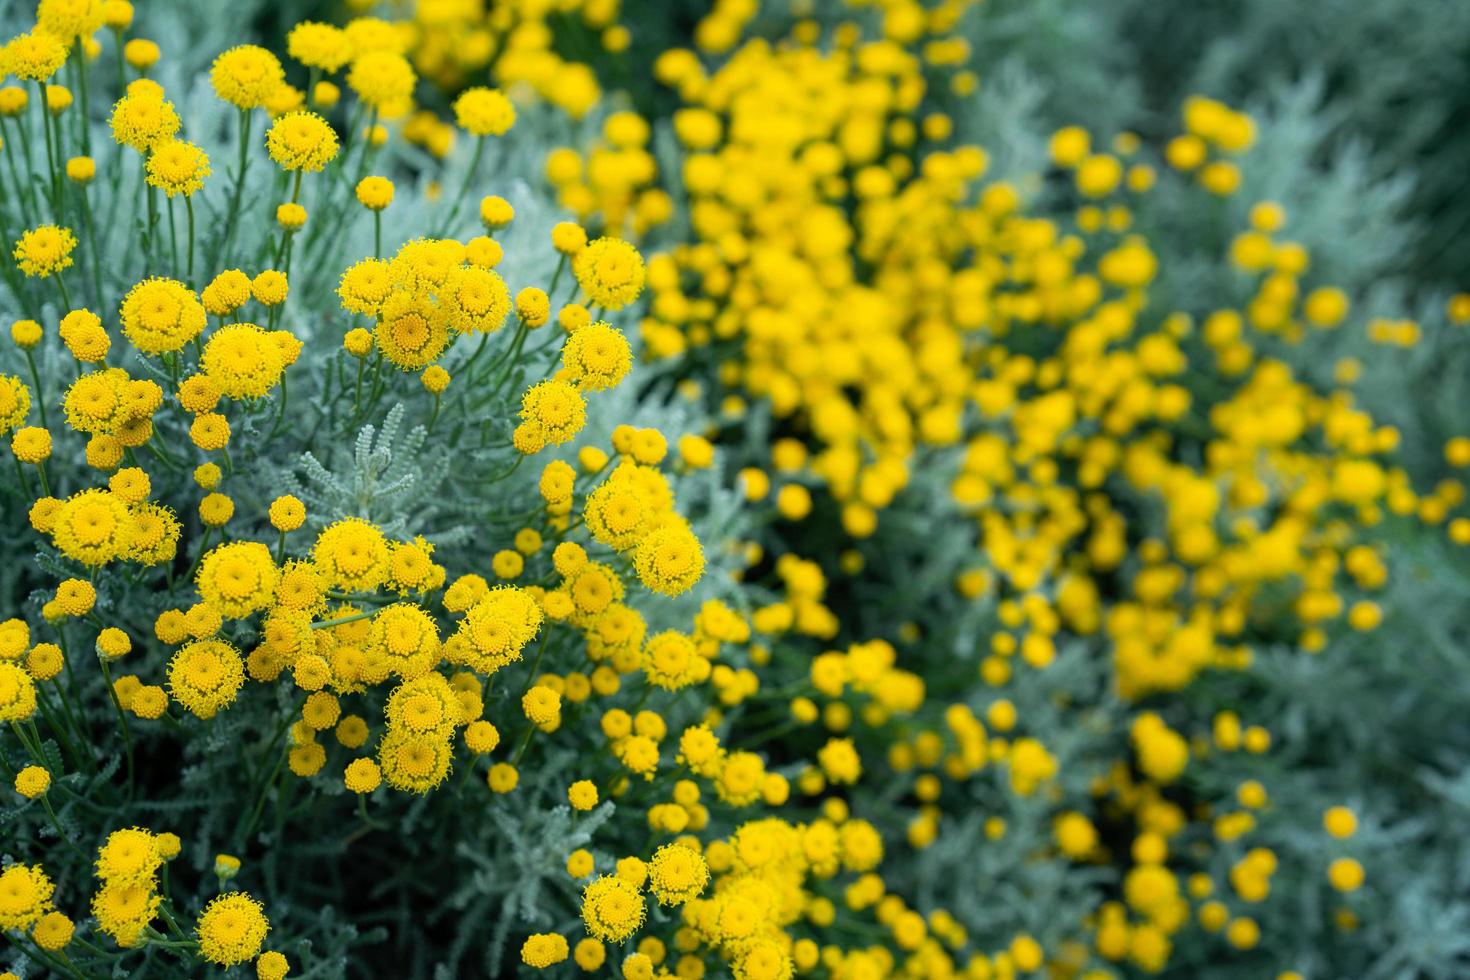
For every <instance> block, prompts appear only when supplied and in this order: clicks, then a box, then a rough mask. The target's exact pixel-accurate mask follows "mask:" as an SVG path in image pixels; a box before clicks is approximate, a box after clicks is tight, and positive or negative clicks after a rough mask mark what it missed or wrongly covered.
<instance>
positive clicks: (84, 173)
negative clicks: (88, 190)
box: [66, 157, 97, 184]
mask: <svg viewBox="0 0 1470 980" xmlns="http://www.w3.org/2000/svg"><path fill="white" fill-rule="evenodd" d="M96 176H97V161H95V160H93V159H92V158H91V157H70V158H68V159H67V161H66V179H67V180H70V181H72V182H74V183H77V184H89V183H91V182H92V180H93V179H94V178H95V177H96Z"/></svg>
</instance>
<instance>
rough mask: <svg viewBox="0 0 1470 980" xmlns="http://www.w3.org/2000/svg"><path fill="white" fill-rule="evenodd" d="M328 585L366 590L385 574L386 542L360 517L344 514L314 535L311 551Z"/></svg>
mask: <svg viewBox="0 0 1470 980" xmlns="http://www.w3.org/2000/svg"><path fill="white" fill-rule="evenodd" d="M311 557H312V560H313V561H314V562H315V563H316V565H317V568H319V569H320V570H321V572H322V575H323V577H324V578H325V580H326V582H327V587H328V588H334V589H344V590H346V591H349V592H368V591H371V590H373V589H376V588H377V587H378V586H380V585H382V584H383V582H384V580H386V579H387V577H388V542H387V540H386V539H385V538H384V537H383V532H382V531H380V530H379V529H378V528H377V527H375V526H374V525H372V524H370V523H368V522H367V521H365V520H363V519H362V518H360V517H348V518H344V519H343V520H340V521H338V522H336V523H335V524H332V525H330V526H329V527H327V528H326V529H325V530H323V531H322V533H321V534H320V535H318V537H317V539H316V544H315V545H314V546H313V547H312V551H311Z"/></svg>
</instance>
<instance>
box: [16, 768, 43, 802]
mask: <svg viewBox="0 0 1470 980" xmlns="http://www.w3.org/2000/svg"><path fill="white" fill-rule="evenodd" d="M50 788H51V773H49V772H47V771H46V770H45V769H43V768H41V767H40V766H26V767H25V768H24V769H22V770H21V771H20V772H18V773H16V774H15V791H16V792H17V793H19V794H20V795H21V796H24V797H25V798H26V799H28V800H34V799H35V798H36V797H38V796H45V795H46V791H47V790H48V789H50Z"/></svg>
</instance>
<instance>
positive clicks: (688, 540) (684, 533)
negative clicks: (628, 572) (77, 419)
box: [633, 524, 704, 595]
mask: <svg viewBox="0 0 1470 980" xmlns="http://www.w3.org/2000/svg"><path fill="white" fill-rule="evenodd" d="M633 567H634V569H635V570H636V571H637V572H638V579H639V581H641V582H642V583H643V584H644V585H645V586H647V587H648V588H650V589H652V590H653V591H655V592H660V593H662V594H664V595H681V594H683V593H685V592H687V591H689V590H690V589H691V588H693V587H694V583H695V582H697V581H699V578H700V576H701V575H703V574H704V549H703V548H701V547H700V545H699V539H698V538H696V537H695V536H694V532H693V531H691V530H689V528H687V527H685V526H683V525H681V524H674V525H669V526H667V527H662V528H659V529H658V530H656V531H654V532H653V533H652V534H650V535H648V536H647V537H645V538H644V539H643V540H642V541H641V542H639V544H638V550H637V551H636V552H634V555H633Z"/></svg>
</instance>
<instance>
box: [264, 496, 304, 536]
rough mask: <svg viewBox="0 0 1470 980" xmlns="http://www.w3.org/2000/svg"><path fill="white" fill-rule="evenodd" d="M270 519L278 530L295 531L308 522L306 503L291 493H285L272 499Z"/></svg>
mask: <svg viewBox="0 0 1470 980" xmlns="http://www.w3.org/2000/svg"><path fill="white" fill-rule="evenodd" d="M270 519H271V526H272V527H274V528H275V529H276V530H277V531H294V530H296V529H297V528H299V527H300V526H301V525H302V524H304V523H306V505H305V504H303V503H302V502H301V501H300V500H299V499H297V498H296V497H293V496H291V495H290V494H289V493H288V494H283V495H282V496H279V497H277V498H276V499H275V500H272V501H271V505H270Z"/></svg>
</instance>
